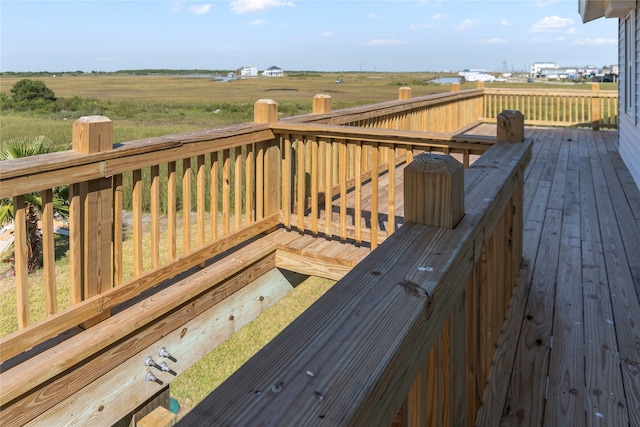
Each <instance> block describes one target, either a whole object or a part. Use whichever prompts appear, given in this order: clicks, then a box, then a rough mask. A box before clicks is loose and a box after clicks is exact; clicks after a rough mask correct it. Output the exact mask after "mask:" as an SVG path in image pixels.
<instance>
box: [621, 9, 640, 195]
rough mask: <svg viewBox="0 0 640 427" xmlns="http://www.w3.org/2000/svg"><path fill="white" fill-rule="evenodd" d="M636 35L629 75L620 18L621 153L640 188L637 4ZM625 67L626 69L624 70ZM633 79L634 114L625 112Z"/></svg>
mask: <svg viewBox="0 0 640 427" xmlns="http://www.w3.org/2000/svg"><path fill="white" fill-rule="evenodd" d="M632 15H633V16H634V17H635V25H634V26H633V27H635V28H634V29H635V37H633V40H634V46H633V49H634V50H635V55H634V56H635V67H634V71H635V73H634V75H631V76H628V75H627V74H628V73H627V70H628V69H629V68H628V67H626V66H624V65H626V64H625V63H624V61H625V57H626V56H625V50H626V46H625V40H626V39H627V38H626V37H625V19H620V25H619V26H618V28H619V51H618V52H619V54H618V56H619V61H620V86H619V87H620V100H619V102H620V110H619V111H620V117H619V122H618V132H619V141H620V147H619V148H620V155H621V156H622V158H623V159H624V162H625V163H626V165H627V167H628V168H629V171H630V172H631V175H633V178H634V179H635V181H636V184H637V185H638V187H639V188H640V7H638V6H636V10H635V14H632ZM623 69H624V71H623ZM628 78H630V79H633V80H632V81H633V82H634V84H633V87H634V88H635V109H634V110H635V111H633V113H634V114H633V115H628V114H627V113H626V112H625V106H626V105H627V100H626V98H625V93H624V92H625V90H624V88H625V82H626V81H627V79H628Z"/></svg>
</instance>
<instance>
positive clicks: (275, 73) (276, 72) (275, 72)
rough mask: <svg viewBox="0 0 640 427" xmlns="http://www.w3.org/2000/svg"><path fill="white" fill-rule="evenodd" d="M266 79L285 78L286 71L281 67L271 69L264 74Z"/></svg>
mask: <svg viewBox="0 0 640 427" xmlns="http://www.w3.org/2000/svg"><path fill="white" fill-rule="evenodd" d="M262 75H263V76H264V77H284V71H283V70H282V68H280V67H276V66H275V65H274V66H273V67H269V68H267V69H266V70H264V71H263V72H262Z"/></svg>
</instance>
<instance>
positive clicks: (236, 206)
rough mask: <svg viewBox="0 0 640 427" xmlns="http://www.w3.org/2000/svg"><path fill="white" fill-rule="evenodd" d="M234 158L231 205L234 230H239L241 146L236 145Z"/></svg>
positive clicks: (240, 212)
mask: <svg viewBox="0 0 640 427" xmlns="http://www.w3.org/2000/svg"><path fill="white" fill-rule="evenodd" d="M234 151H235V156H234V157H235V158H234V166H235V168H234V173H233V184H234V186H233V192H234V193H235V194H234V200H235V203H234V205H233V210H234V219H235V221H234V223H235V231H239V230H240V229H241V228H242V163H243V161H242V147H236V148H235V149H234Z"/></svg>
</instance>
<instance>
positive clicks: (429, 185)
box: [401, 153, 467, 427]
mask: <svg viewBox="0 0 640 427" xmlns="http://www.w3.org/2000/svg"><path fill="white" fill-rule="evenodd" d="M404 197H405V202H404V203H405V213H404V218H405V221H406V222H414V223H421V224H426V225H431V226H434V227H442V228H448V229H453V228H455V227H456V225H457V224H458V223H459V222H460V220H461V219H462V218H463V217H464V166H463V165H462V163H460V162H459V161H458V160H456V159H455V158H453V157H452V156H450V155H443V154H427V153H423V154H420V155H418V156H416V157H415V158H414V159H413V161H412V162H411V163H410V164H409V165H408V166H407V167H406V168H405V170H404ZM456 298H458V301H459V304H458V305H456V310H454V312H453V313H452V314H451V315H450V316H449V319H448V325H449V327H448V328H444V329H443V331H447V332H443V334H446V336H442V337H441V338H440V344H439V345H435V346H434V347H433V348H432V350H431V352H430V356H428V358H427V360H425V363H423V364H422V367H421V368H420V370H419V372H418V375H417V376H416V378H415V380H414V384H413V385H412V387H411V389H410V390H409V393H408V395H407V398H406V400H405V403H404V405H403V408H402V411H401V412H402V418H403V422H402V425H403V426H406V427H413V426H423V425H427V424H429V422H430V421H433V420H434V419H437V418H438V416H440V417H441V416H443V415H444V416H445V418H446V419H449V420H450V421H451V425H466V416H467V414H466V411H467V391H466V389H465V387H466V382H467V377H466V375H467V332H466V317H465V313H466V311H467V310H466V301H467V300H466V295H465V292H464V291H463V292H461V293H459V294H458V296H457V297H456ZM433 352H435V353H433ZM443 357H447V358H448V361H447V363H444V365H446V366H449V369H448V370H447V371H446V372H441V373H438V370H439V369H441V368H442V366H443V365H441V363H440V362H438V363H435V364H434V363H429V360H432V361H433V360H442V358H443ZM438 378H440V379H438ZM440 380H441V381H442V382H443V386H442V390H446V393H448V394H449V396H448V400H449V402H450V403H451V404H450V406H449V409H450V412H449V413H448V414H442V413H440V415H436V413H437V412H438V411H440V410H441V409H442V408H437V407H434V404H433V403H434V402H436V401H438V397H437V396H433V390H431V387H429V386H428V384H432V383H434V381H436V382H437V381H440ZM436 406H437V405H436ZM434 417H435V418H434Z"/></svg>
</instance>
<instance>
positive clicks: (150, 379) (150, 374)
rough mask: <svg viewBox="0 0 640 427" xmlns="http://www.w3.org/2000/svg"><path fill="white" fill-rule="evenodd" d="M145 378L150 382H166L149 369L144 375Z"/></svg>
mask: <svg viewBox="0 0 640 427" xmlns="http://www.w3.org/2000/svg"><path fill="white" fill-rule="evenodd" d="M144 380H145V381H149V382H151V381H153V382H155V383H158V384H160V385H162V384H164V383H163V382H162V381H161V380H160V379H158V378H156V376H155V375H153V372H151V371H147V374H146V375H145V376H144Z"/></svg>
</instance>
